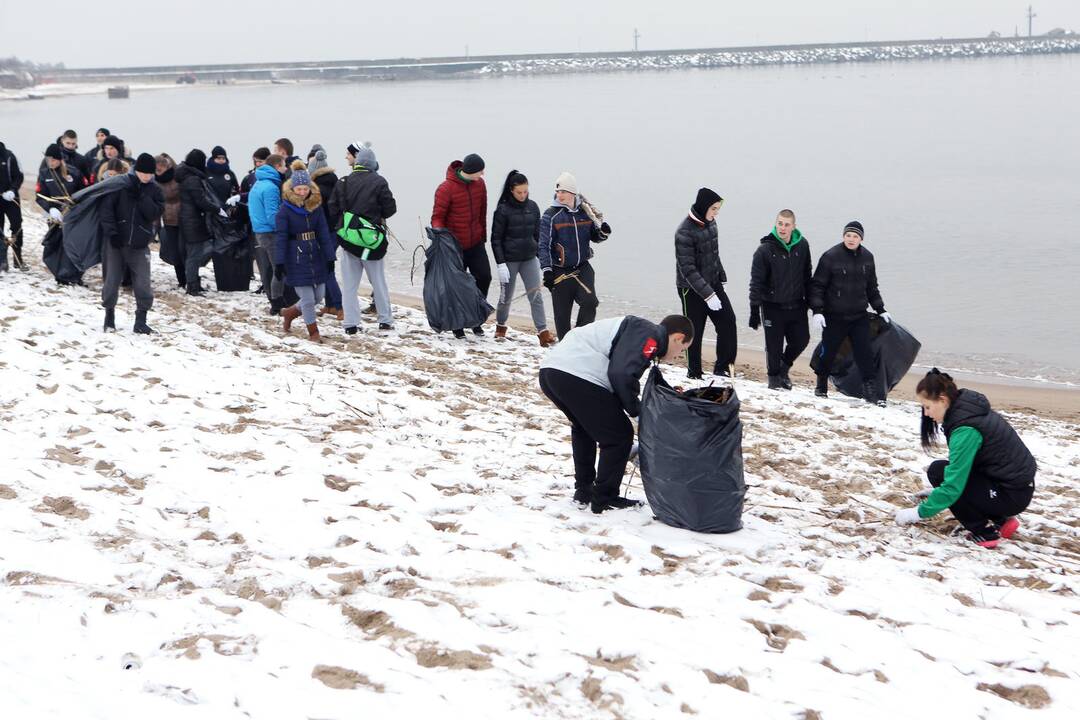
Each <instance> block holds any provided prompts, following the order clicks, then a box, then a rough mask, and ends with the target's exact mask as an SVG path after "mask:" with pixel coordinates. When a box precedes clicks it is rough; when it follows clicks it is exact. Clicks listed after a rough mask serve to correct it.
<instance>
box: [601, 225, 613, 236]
mask: <svg viewBox="0 0 1080 720" xmlns="http://www.w3.org/2000/svg"><path fill="white" fill-rule="evenodd" d="M600 234H601V235H605V236H606V235H610V234H611V226H610V225H608V224H607V223H606V222H602V223H600Z"/></svg>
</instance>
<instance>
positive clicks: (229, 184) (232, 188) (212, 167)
mask: <svg viewBox="0 0 1080 720" xmlns="http://www.w3.org/2000/svg"><path fill="white" fill-rule="evenodd" d="M206 179H207V181H209V183H210V187H211V188H213V190H214V195H217V199H218V201H219V202H221V205H222V207H224V206H225V201H226V200H228V199H229V198H231V197H232V196H233V195H239V194H240V182H239V181H238V180H237V179H236V174H235V173H234V172H233V171H232V168H230V167H229V163H225V164H224V165H219V164H218V163H216V162H214V160H213V159H212V158H211V159H208V160H207V161H206Z"/></svg>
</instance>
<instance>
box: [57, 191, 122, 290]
mask: <svg viewBox="0 0 1080 720" xmlns="http://www.w3.org/2000/svg"><path fill="white" fill-rule="evenodd" d="M127 183H128V181H127V176H125V175H114V176H112V177H111V178H108V179H106V180H102V181H101V182H99V183H96V184H94V185H91V186H90V187H88V188H83V189H82V190H80V191H79V192H77V193H75V194H74V195H72V196H71V199H72V201H73V202H74V203H75V204H74V205H73V206H72V208H71V209H70V210H68V211H67V213H65V214H64V233H63V241H64V254H65V255H67V258H68V260H70V261H71V263H72V265H74V266H75V268H76V269H77V270H78V271H79V273H80V277H81V274H82V273H84V272H86V271H87V270H89V269H90V268H92V267H94V266H95V265H97V264H98V263H100V262H101V242H102V236H101V211H100V205H101V200H102V198H105V197H108V196H109V195H111V194H113V193H115V192H119V191H121V190H123V189H125V188H126V187H128V184H127Z"/></svg>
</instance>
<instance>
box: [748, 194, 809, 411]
mask: <svg viewBox="0 0 1080 720" xmlns="http://www.w3.org/2000/svg"><path fill="white" fill-rule="evenodd" d="M810 276H811V263H810V244H809V243H808V242H807V240H806V236H804V235H803V234H802V233H801V232H800V231H799V230H798V228H796V227H795V213H793V212H792V211H791V210H787V209H785V210H781V211H780V212H779V214H778V215H777V216H776V222H775V223H774V224H773V229H772V232H771V233H769V234H768V235H766V236H765V237H763V238H761V241H760V242H759V244H758V246H757V249H756V250H755V251H754V259H753V261H752V262H751V266H750V328H751V329H752V330H757V329H758V328H759V327H761V325H762V321H763V320H764V324H765V366H766V371H767V373H768V377H769V389H770V390H790V389H791V374H790V370H791V366H792V365H794V364H795V360H796V359H798V357H799V355H801V354H802V351H803V350H805V349H806V346H807V344H808V343H809V342H810V325H809V323H808V321H807V317H806V308H807V299H808V297H809V293H810Z"/></svg>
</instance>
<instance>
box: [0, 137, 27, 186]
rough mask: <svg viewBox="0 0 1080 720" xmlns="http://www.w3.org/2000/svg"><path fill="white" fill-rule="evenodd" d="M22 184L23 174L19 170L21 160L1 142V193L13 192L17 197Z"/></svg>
mask: <svg viewBox="0 0 1080 720" xmlns="http://www.w3.org/2000/svg"><path fill="white" fill-rule="evenodd" d="M22 184H23V172H22V170H20V169H19V159H18V158H16V157H15V153H13V152H11V151H10V150H8V149H7V148H6V147H4V143H2V142H0V193H5V192H7V191H8V190H11V191H12V192H13V193H15V195H16V196H17V195H18V194H19V190H20V189H21V188H22Z"/></svg>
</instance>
